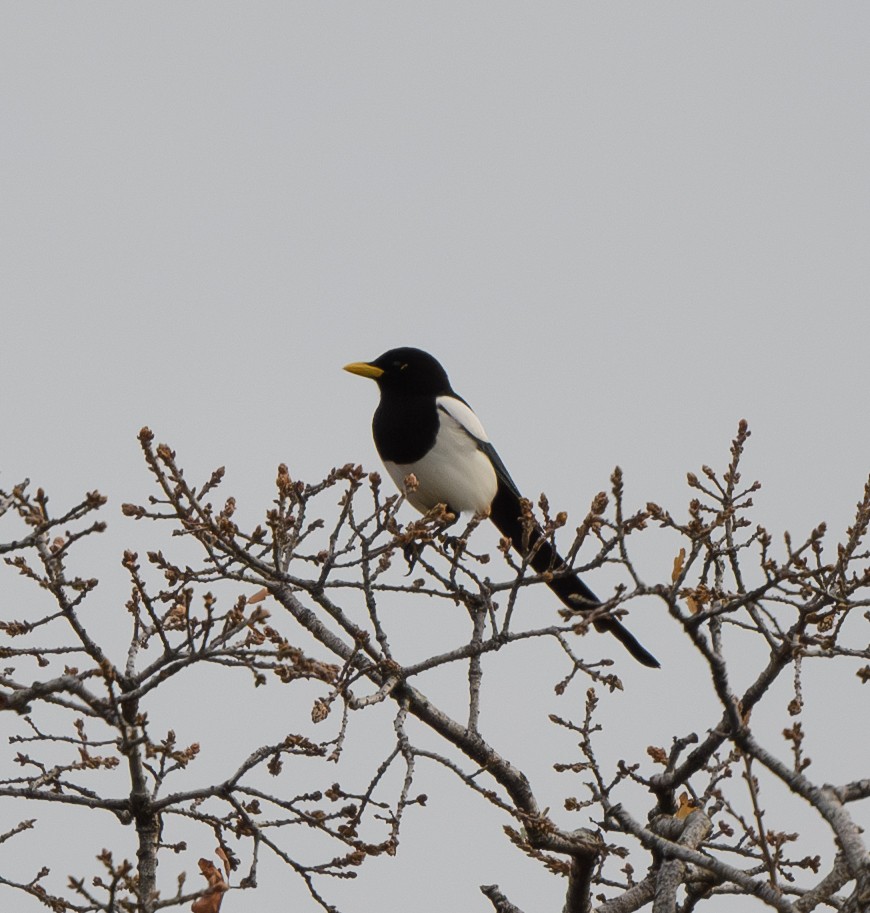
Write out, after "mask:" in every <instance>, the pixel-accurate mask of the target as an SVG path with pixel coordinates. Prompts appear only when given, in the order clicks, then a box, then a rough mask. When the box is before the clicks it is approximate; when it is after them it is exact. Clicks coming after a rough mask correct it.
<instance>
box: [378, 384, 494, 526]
mask: <svg viewBox="0 0 870 913" xmlns="http://www.w3.org/2000/svg"><path fill="white" fill-rule="evenodd" d="M436 402H437V405H438V419H439V422H440V427H439V429H438V437H437V439H436V441H435V446H434V447H433V448H432V449H431V450H430V451H429V452H428V453H427V454H426V455H425V456H424V457H423V458H422V459H420V460H417V461H416V462H415V463H401V464H399V463H393V462H390V461H388V460H385V461H384V465H385V466H386V468H387V472H389V474H390V476H391V477H392V479H393V481H394V482H395V483H396V485H398V487H399V489H401V490H402V491H404V490H405V486H404V482H405V477H406V476H408V475H409V474H410V473H413V474H414V475H415V476H416V477H417V483H418V485H417V488H416V490H414V491H408V492H406V494H407V497H408V501H410V503H411V504H412V505H413V506H414V507H416V508H417V510H419V511H421V512H425V511H427V510H430V509H431V508H433V507H434V506H435V505H436V504H446V505H447V506H448V507H450V508H451V510H454V511H459V512H463V511H474V512H476V513H485V512H486V511H488V510H489V506H490V504H492V499H493V498H494V497H495V492H496V488H497V487H498V478H497V476H496V472H495V469H494V468H493V465H492V462H491V461H490V458H489V457H488V456H487V455H486V454H485V453H484V452H483V451H482V450H481V449H480V446H479V445H480V443H485V442H486V441H487V437H486V432H485V431H484V430H483V425H481V423H480V419H479V418H478V417H477V416H476V415H475V414H474V412H472V411H471V409H470V408H469V407H468V406H466V405H465V403H463V402H462V401H461V400H458V399H454V398H453V397H452V396H439V397H438V399H437V401H436Z"/></svg>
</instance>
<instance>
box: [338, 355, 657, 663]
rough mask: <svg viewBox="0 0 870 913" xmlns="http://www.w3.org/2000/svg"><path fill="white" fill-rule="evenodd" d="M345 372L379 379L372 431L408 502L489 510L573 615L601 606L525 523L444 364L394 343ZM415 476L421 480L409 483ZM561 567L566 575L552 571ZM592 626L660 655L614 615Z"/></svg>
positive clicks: (643, 657)
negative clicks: (409, 478) (370, 359)
mask: <svg viewBox="0 0 870 913" xmlns="http://www.w3.org/2000/svg"><path fill="white" fill-rule="evenodd" d="M344 370H345V371H349V372H350V373H351V374H356V375H359V376H361V377H368V378H371V379H372V380H374V381H375V382H376V383H377V385H378V388H379V391H380V402H379V403H378V406H377V409H376V410H375V413H374V417H373V419H372V436H373V438H374V443H375V448H376V449H377V451H378V455H379V456H380V458H381V460H382V462H383V464H384V467H385V468H386V470H387V472H388V473H389V475H390V477H391V478H392V480H393V481H394V482H395V483H396V486H397V487H398V488H399V490H400V491H402V492H403V493H404V494H405V496H406V498H407V500H408V501H409V502H410V504H411V505H412V506H413V507H415V508H416V509H417V510H418V511H420V512H421V513H427V512H428V511H430V510H432V509H433V508H434V507H436V506H437V505H439V504H440V505H443V506H444V507H445V508H446V510H447V511H448V512H449V513H451V514H453V515H454V516H458V515H459V514H460V513H464V512H472V513H475V514H478V515H481V516H488V517H489V519H490V520H491V521H492V522H493V523H494V524H495V526H496V528H497V529H498V530H499V532H500V533H501V534H502V536H504V537H506V538H507V539H509V540H510V542H511V544H512V545H513V547H514V549H516V551H517V552H518V553H519V554H520V555H523V556H525V555H530V558H529V563H530V564H531V566H532V567H533V568H534V570H535V571H537V572H538V573H539V574H546V575H547V576H546V580H547V584H548V586H549V587H550V589H551V590H552V591H553V592H554V593H555V594H556V596H558V597H559V599H560V600H561V601H562V603H563V604H564V605H565V606H567V608H568V609H570V610H571V612H572V613H575V614H576V613H581V614H582V613H583V612H589V611H592V610H594V609H595V608H597V607H600V606H601V604H602V603H601V600H600V599H598V597H597V596H596V595H595V594H594V593H593V592H592V590H590V589H589V587H588V586H586V584H585V583H584V582H583V581H582V580H581V579H580V577H579V576H578V575H577V574H576V573H570V572H569V571H568V569H567V565H566V562H565V561H564V559H563V558H562V557H561V556H560V555H559V553H558V552H557V551H556V549H555V548H554V547H553V545H551V544H550V542H549V540H548V539H547V538H546V537H544V536H543V534H542V533H541V530H540V528H537V527H535V528H533V529H531V530H529V529H528V522H527V521H525V522H524V521H523V519H522V515H523V513H524V511H523V507H522V504H521V500H522V496H521V495H520V492H519V489H518V488H517V486H516V483H515V482H514V480H513V479H512V478H511V476H510V473H509V472H508V471H507V468H506V467H505V464H504V463H503V462H502V460H501V457H499V455H498V453H497V451H496V449H495V447H493V445H492V443H491V442H490V440H489V437H488V436H487V434H486V431H485V430H484V427H483V424H482V423H481V421H480V419H479V418H478V417H477V415H476V414H475V413H474V410H473V409H472V408H471V406H469V405H468V403H467V402H466V401H465V400H464V399H463V398H462V397H461V396H460V395H459V394H458V393H456V391H455V390H454V389H453V387H452V386H451V384H450V380H449V378H448V376H447V372H446V371H445V369H444V367H443V366H442V365H441V363H440V362H439V361H438V360H437V359H436V358H435V357H434V356H432V355H430V354H429V353H428V352H424V351H423V350H422V349H416V348H412V347H403V348H397V349H390V350H389V351H387V352H384V354H383V355H381V356H379V357H378V358H376V359H375V360H374V361H357V362H352V363H351V364H348V365H345V366H344ZM410 474H413V475H414V476H415V477H416V479H417V485H416V487H414V486H406V485H405V479H406V478H407V477H408V476H409V475H410ZM554 571H557V572H558V571H563V573H555V574H554V573H552V572H554ZM594 625H595V628H596V629H597V630H599V631H605V632H607V633H609V634H612V635H613V636H614V637H616V639H617V640H619V641H620V643H622V645H623V646H624V647H625V648H626V649H627V650H628V652H629V653H630V654H631V655H632V656H633V657H634V658H635V659H636V660H637V661H638V662H640V663H642V664H643V665H645V666H649V667H650V668H658V667H659V662H658V660H657V659H656V658H655V657H654V656H653V655H652V654H651V653H650V652H649V651H648V650H647V649H646V648H645V647H643V646H642V645H641V644H640V643H639V642H638V640H637V639H636V638H635V637H634V635H633V634H632V633H631V632H630V631H628V630H627V629H626V628H625V627H624V626H623V625H622V624H621V623H620V622H619V621H618V620H617V619H616V618H612V617H610V616H604V617H601V618H598V619H596V620H595V622H594Z"/></svg>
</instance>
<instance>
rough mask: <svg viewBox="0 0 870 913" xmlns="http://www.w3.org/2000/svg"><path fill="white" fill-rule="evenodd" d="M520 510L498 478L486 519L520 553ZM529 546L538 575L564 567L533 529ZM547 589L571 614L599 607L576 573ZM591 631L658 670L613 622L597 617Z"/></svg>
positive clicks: (632, 638)
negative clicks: (605, 634) (612, 639)
mask: <svg viewBox="0 0 870 913" xmlns="http://www.w3.org/2000/svg"><path fill="white" fill-rule="evenodd" d="M520 511H521V508H520V503H519V500H518V499H517V496H516V494H515V493H514V492H513V491H511V490H510V488H508V486H507V485H505V484H504V482H503V481H502V480H501V479H499V481H498V491H497V492H496V495H495V498H494V499H493V502H492V507H491V508H490V515H489V516H490V520H492V522H493V523H495V525H496V526H497V527H498V529H499V530H500V532H501V534H502V535H503V536H506V537H507V538H508V539H510V540H511V542H512V543H513V546H514V548H515V549H516V550H517V551H518V552H519V553H520V554H523V523H522V521H521V519H520ZM529 544H531V545H537V546H538V548H537V551H536V552H535V553H534V555H533V556H532V560H531V562H530V564H531V565H532V567H533V568H534V569H535V570H536V571H537V572H538V573H539V574H543V573H544V572H546V571H553V570H558V569H559V568H560V567H564V565H565V562H564V561H563V560H562V558H561V557H560V556H559V553H558V552H557V551H556V550H555V549H554V548H553V547H552V546H551V545H550V543H549V542H547V541H546V540H544V541H541V534H540V532H539V531H538V530H537V529H533V530H532V531H531V535H530V537H529ZM548 586H549V587H550V589H551V590H552V591H553V592H554V593H555V594H556V595H557V596H558V597H559V599H561V600H562V602H563V603H564V604H565V605H566V606H567V607H568V608H569V609H571V611H572V612H582V611H583V609H584V608H586V609H587V610H588V609H594V608H595V607H596V606H600V605H601V600H600V599H599V598H598V597H597V596H596V595H595V594H594V593H593V592H592V590H590V589H589V587H588V586H586V584H585V583H584V582H583V581H582V580H581V579H580V578H579V577H578V576H577V575H576V574H566V575H565V576H559V577H554V578H553V579H552V580H551V581H550V582H549V583H548ZM595 628H596V630H598V631H607V632H608V633H609V634H612V635H613V636H614V637H615V638H616V639H617V640H618V641H619V642H620V643H621V644H622V645H623V646H624V647H625V648H626V650H628V652H629V653H631V655H632V656H633V657H634V658H635V659H636V660H637V661H638V662H640V663H643V664H644V665H645V666H650V667H651V668H653V669H658V668H659V662H658V660H657V659H656V658H655V657H654V656H653V655H652V653H650V652H649V651H648V650H647V649H646V648H645V647H643V646H641V644H640V643H639V642H638V640H637V639H636V638H635V636H634V635H633V634H632V633H631V632H630V631H629V630H627V629H626V628H625V627H623V626H622V625H621V624H620V623H619V621H617V619H615V618H601V619H599V620H598V621H596V622H595Z"/></svg>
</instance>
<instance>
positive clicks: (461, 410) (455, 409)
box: [435, 396, 489, 443]
mask: <svg viewBox="0 0 870 913" xmlns="http://www.w3.org/2000/svg"><path fill="white" fill-rule="evenodd" d="M435 405H436V406H437V407H438V409H439V411H440V412H446V413H447V414H448V415H449V416H450V418H452V419H453V420H454V421H455V422H458V423H459V424H460V425H461V426H462V427H463V428H464V429H465V430H466V431H467V432H468V433H469V434H470V435H471V436H472V437H473V438H476V439H477V440H478V441H483V442H484V443H486V442H487V441H489V438H488V437H487V436H486V432H485V431H484V430H483V425H482V424H481V423H480V419H479V418H478V417H477V415H476V414H475V413H474V411H473V410H472V409H471V408H470V407H469V406H468V405H466V404H465V403H464V402H462V400H461V399H456V397H455V396H439V397H436V399H435ZM442 427H443V422H442Z"/></svg>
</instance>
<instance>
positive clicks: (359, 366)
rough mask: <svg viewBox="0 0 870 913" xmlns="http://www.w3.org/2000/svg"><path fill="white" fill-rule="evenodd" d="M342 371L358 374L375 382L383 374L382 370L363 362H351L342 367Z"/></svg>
mask: <svg viewBox="0 0 870 913" xmlns="http://www.w3.org/2000/svg"><path fill="white" fill-rule="evenodd" d="M344 370H345V371H350V373H351V374H359V376H360V377H370V378H371V379H372V380H377V379H378V378H379V377H380V376H381V375H382V374H383V373H384V369H383V368H377V367H375V366H374V365H370V364H368V362H365V361H354V362H351V363H350V364H349V365H345V366H344Z"/></svg>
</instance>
